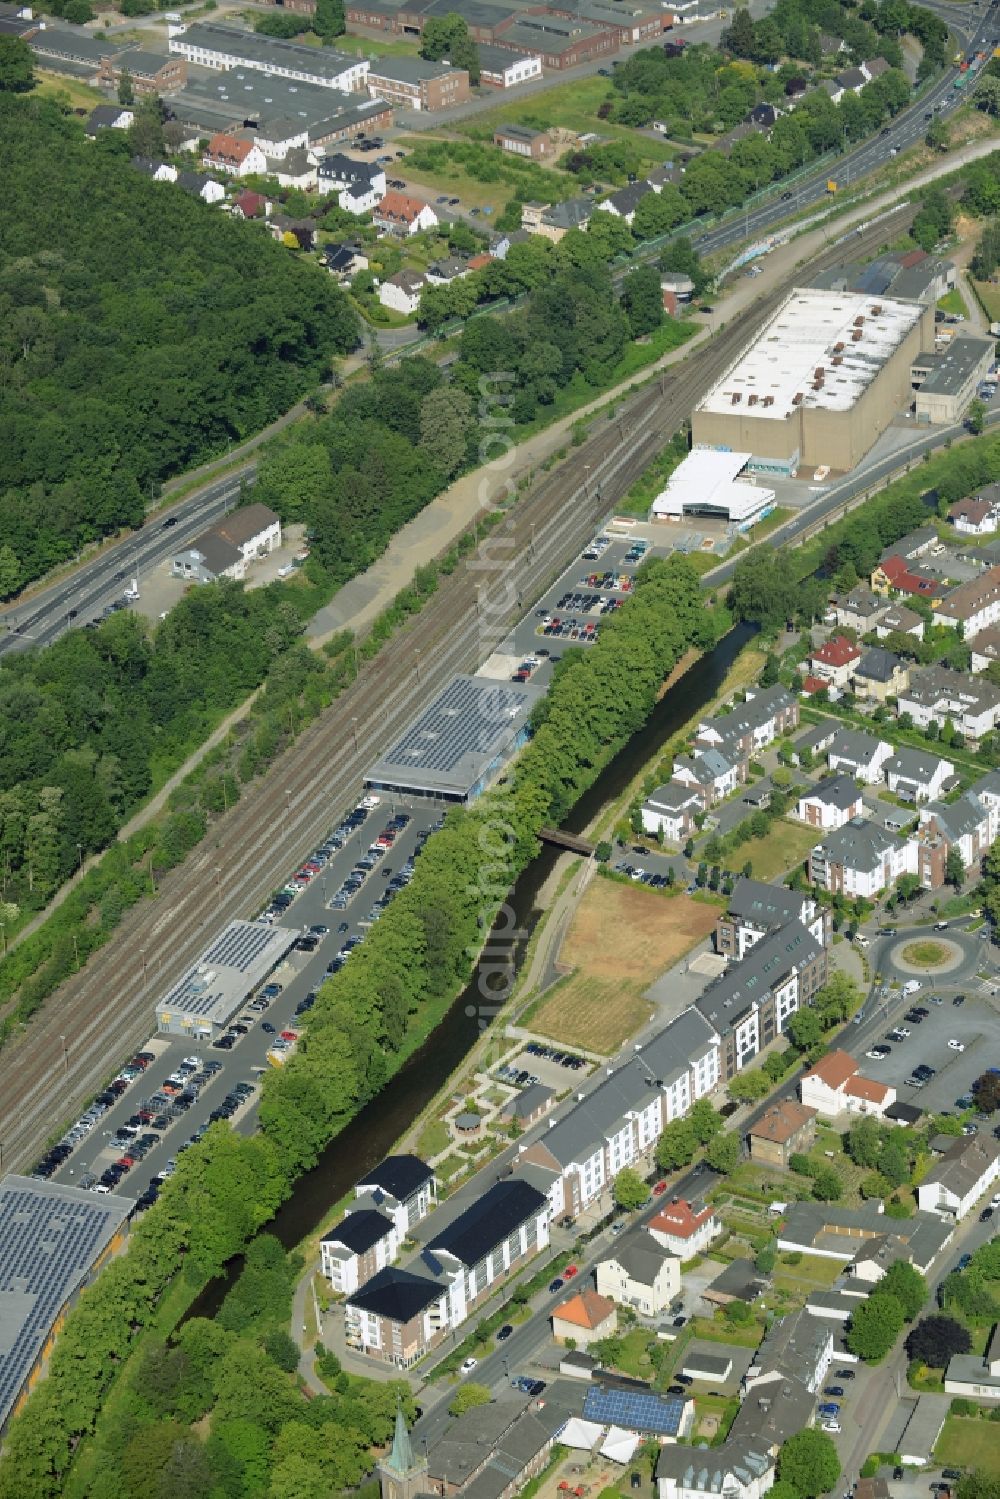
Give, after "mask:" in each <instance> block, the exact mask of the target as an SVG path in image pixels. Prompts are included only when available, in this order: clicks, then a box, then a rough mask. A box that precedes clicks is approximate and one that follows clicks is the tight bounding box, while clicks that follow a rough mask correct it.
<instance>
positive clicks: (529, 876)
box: [185, 625, 756, 1320]
mask: <svg viewBox="0 0 1000 1499" xmlns="http://www.w3.org/2000/svg"><path fill="white" fill-rule="evenodd" d="M755 633H756V629H755V627H754V626H752V625H737V626H736V627H735V629H733V630H730V632H729V634H728V635H725V636H723V638H722V640H720V641H719V643H718V645H716V646H715V648H714V649H713V650H711V651H709V652H708V654H707V655H703V656H699V657H698V659H697V660H696V661H695V662H694V663H693V664H692V665H691V667H690V668H689V669H688V670H687V671H686V672H685V673H684V675H683V676H681V677H679V678H678V679H677V681H676V682H674V684H673V685H672V686H671V687H669V688H668V689H667V691H666V692H665V693H664V694H663V696H662V697H661V698H660V700H659V702H658V703H657V704H656V706H655V707H654V708H653V710H652V712H651V713H650V715H649V717H648V718H647V719H646V722H645V723H644V724H643V726H642V728H641V729H639V730H638V731H637V732H636V733H635V734H633V735H632V738H631V739H630V740H629V741H628V743H627V744H626V745H624V746H623V747H622V749H620V750H619V752H618V754H617V755H615V757H614V759H613V760H611V761H609V763H608V764H607V765H606V766H605V768H604V770H602V772H601V774H600V775H599V776H598V777H597V780H596V781H595V782H594V784H593V785H592V786H591V787H590V789H589V790H588V791H586V792H585V793H584V795H583V796H582V797H581V798H580V800H579V801H578V802H577V803H576V806H575V807H574V808H573V809H572V811H571V812H570V814H569V816H568V817H567V818H566V819H565V821H564V823H563V827H564V828H565V830H566V831H567V832H572V833H577V832H581V833H582V832H583V830H584V829H585V828H586V827H587V826H588V825H589V823H590V822H591V820H592V818H594V817H595V816H596V815H597V813H598V812H600V810H601V808H602V807H603V806H604V805H605V804H606V803H607V802H609V801H613V800H614V799H615V798H616V797H618V796H620V795H621V794H622V793H623V792H624V791H625V790H626V789H627V788H628V786H629V785H630V783H631V782H632V780H633V778H634V777H635V776H636V775H637V774H638V772H639V771H640V770H641V769H642V767H643V765H644V764H645V763H646V761H647V760H649V759H650V758H651V756H652V755H653V754H654V752H655V751H656V749H657V748H658V747H659V746H660V745H661V744H663V743H664V741H665V740H667V739H669V738H670V737H671V735H673V734H675V733H676V732H677V730H678V729H680V728H681V727H682V726H683V725H684V724H685V723H686V722H687V721H688V720H689V719H690V718H691V716H692V714H694V713H696V712H698V711H699V709H701V708H703V707H705V706H706V705H707V704H708V703H710V702H711V701H712V699H713V697H714V696H715V695H716V693H717V692H718V691H719V688H720V687H721V685H722V682H723V681H724V679H725V676H726V673H727V671H728V670H729V668H730V667H731V666H732V664H733V662H734V660H735V659H736V657H737V656H738V655H739V653H740V651H741V650H742V649H743V647H744V646H745V645H746V644H747V642H748V641H749V640H751V639H752V638H753V636H754V634H755ZM560 854H561V850H559V849H557V848H553V847H551V846H547V845H546V846H543V847H542V848H541V850H540V852H539V853H538V854H537V856H536V857H535V858H534V859H533V860H532V861H531V863H530V864H529V865H527V867H526V868H525V869H524V870H523V871H522V873H521V875H520V876H519V878H518V879H517V880H516V882H515V884H514V886H513V888H512V890H511V892H510V894H509V895H508V897H507V901H508V904H509V905H510V907H511V908H512V910H513V911H514V912H515V913H516V915H517V918H518V919H517V923H516V925H517V928H518V929H519V930H521V931H522V932H523V933H525V934H526V935H524V936H522V937H520V938H519V939H518V940H517V941H516V942H510V941H509V940H508V939H506V938H505V937H504V936H503V935H500V934H496V935H492V936H491V938H490V964H491V967H493V968H495V965H496V963H497V961H498V958H499V956H500V954H503V953H504V951H505V949H506V959H507V961H508V963H510V964H512V965H513V967H514V970H515V972H516V970H517V969H518V968H519V966H520V964H521V962H522V960H523V957H524V953H525V949H526V946H527V942H528V939H529V937H530V934H531V932H532V931H533V929H534V927H535V924H536V922H537V921H538V919H539V917H540V915H541V914H542V913H541V910H540V908H539V906H538V904H537V902H538V894H539V891H540V890H541V888H542V885H543V884H544V882H545V880H546V879H547V877H548V876H549V874H551V872H552V866H553V864H554V863H555V861H556V859H558V858H559V857H560ZM480 992H481V991H480V988H479V970H478V967H477V969H476V970H475V971H474V972H473V974H472V977H471V978H470V980H469V982H468V984H467V985H466V987H465V988H464V989H463V990H462V992H461V993H460V994H459V995H458V997H457V998H456V999H455V1002H454V1003H453V1004H452V1006H451V1008H450V1009H449V1010H448V1012H447V1014H446V1015H445V1016H444V1018H443V1019H442V1021H441V1023H440V1025H439V1026H438V1027H437V1028H436V1030H435V1031H434V1032H433V1034H432V1035H431V1036H429V1037H428V1039H427V1040H426V1041H425V1042H424V1044H423V1046H422V1047H421V1048H420V1050H419V1051H416V1052H414V1054H413V1056H412V1057H410V1059H409V1061H408V1062H406V1063H405V1065H404V1066H403V1067H402V1068H401V1069H400V1070H399V1072H398V1073H397V1074H396V1076H395V1077H394V1078H392V1080H391V1082H390V1083H388V1084H387V1085H386V1087H385V1088H384V1089H383V1091H382V1092H381V1093H380V1094H379V1095H378V1097H377V1098H373V1099H372V1101H371V1103H369V1104H367V1105H366V1106H365V1107H364V1108H363V1109H362V1110H361V1112H360V1113H359V1114H357V1115H356V1116H355V1117H354V1119H352V1120H351V1122H350V1124H349V1125H348V1126H347V1128H346V1129H344V1130H342V1131H341V1133H340V1134H339V1135H337V1137H336V1139H334V1140H331V1142H330V1144H329V1145H328V1146H327V1147H326V1149H325V1150H324V1152H323V1154H322V1155H321V1156H320V1158H319V1160H318V1161H317V1163H316V1165H315V1166H314V1167H313V1168H312V1170H311V1171H307V1172H306V1173H305V1174H304V1175H303V1176H300V1177H299V1179H298V1181H297V1182H296V1183H295V1186H294V1188H293V1189H292V1193H291V1196H290V1197H288V1198H287V1199H286V1201H285V1202H283V1203H282V1205H281V1207H280V1208H279V1209H278V1211H277V1213H276V1214H275V1215H274V1217H273V1218H272V1219H271V1221H270V1222H269V1223H268V1224H267V1225H266V1226H265V1228H264V1229H263V1232H265V1233H269V1234H274V1236H275V1237H276V1238H277V1239H279V1240H280V1241H281V1243H282V1244H283V1245H284V1246H285V1248H286V1249H292V1248H294V1247H295V1245H297V1244H298V1243H300V1242H301V1240H302V1239H304V1238H305V1237H306V1236H307V1235H308V1234H310V1233H312V1232H313V1230H314V1229H315V1228H316V1227H317V1226H318V1224H319V1223H320V1222H321V1221H322V1219H323V1217H324V1216H325V1214H326V1213H327V1212H328V1211H329V1208H330V1204H331V1203H333V1202H336V1201H337V1200H338V1198H340V1197H343V1196H344V1194H345V1193H346V1192H349V1191H350V1189H351V1187H352V1186H353V1184H354V1183H355V1182H356V1181H358V1180H359V1178H360V1177H361V1176H362V1174H363V1172H364V1171H366V1170H367V1169H368V1168H369V1167H371V1166H374V1165H376V1164H377V1163H378V1162H379V1161H380V1160H381V1159H382V1158H383V1156H385V1155H388V1154H389V1152H390V1151H391V1150H392V1148H393V1146H394V1145H395V1143H396V1141H397V1140H398V1139H399V1138H400V1137H401V1136H402V1135H404V1134H405V1133H406V1131H407V1130H408V1129H409V1127H410V1125H411V1124H412V1123H413V1120H414V1119H415V1118H416V1117H417V1116H418V1114H420V1112H421V1111H422V1110H423V1109H424V1108H426V1106H427V1104H428V1103H430V1101H431V1099H432V1098H433V1097H434V1095H435V1094H436V1093H437V1092H438V1090H439V1088H441V1087H442V1085H443V1084H444V1083H446V1082H447V1080H448V1078H449V1077H450V1076H451V1074H452V1072H454V1070H455V1068H456V1067H457V1066H458V1065H459V1063H460V1062H461V1061H462V1059H463V1057H464V1056H465V1055H466V1053H467V1052H468V1051H469V1050H470V1049H471V1047H472V1046H473V1045H475V1043H476V1041H477V1040H478V1039H479V1035H480V1032H479V1026H478V1022H477V1019H476V1016H477V1014H478V1002H479V999H480ZM507 992H508V993H509V992H510V989H509V988H508V989H507ZM242 1263H243V1256H242V1255H238V1256H236V1257H235V1258H234V1259H233V1260H231V1261H230V1263H229V1264H228V1265H227V1267H226V1269H225V1271H224V1272H223V1273H222V1274H221V1275H218V1276H216V1277H215V1278H214V1279H213V1280H211V1281H210V1282H209V1283H208V1285H207V1286H205V1288H204V1290H202V1291H201V1293H200V1294H199V1295H198V1297H197V1299H196V1300H195V1301H194V1302H193V1303H192V1305H191V1307H190V1309H189V1311H188V1313H187V1317H213V1316H214V1315H215V1314H216V1312H217V1311H218V1310H219V1307H220V1305H221V1304H222V1301H223V1299H224V1297H225V1294H226V1292H227V1291H228V1289H229V1287H230V1286H231V1284H232V1283H233V1281H234V1280H235V1278H236V1276H237V1275H238V1274H239V1271H240V1268H241V1266H242ZM185 1320H187V1319H186V1318H185Z"/></svg>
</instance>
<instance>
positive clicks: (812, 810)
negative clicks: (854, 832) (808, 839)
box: [795, 775, 863, 832]
mask: <svg viewBox="0 0 1000 1499" xmlns="http://www.w3.org/2000/svg"><path fill="white" fill-rule="evenodd" d="M862 809H863V802H862V798H861V788H860V787H859V786H858V784H857V782H856V781H855V780H854V779H853V778H852V777H851V776H848V775H839V776H826V777H824V779H823V780H821V781H817V783H816V785H815V786H813V787H811V788H810V790H809V791H807V792H806V793H805V795H804V796H800V797H799V799H798V802H797V803H796V806H795V815H796V817H798V818H799V819H800V820H801V821H802V822H805V823H808V824H809V826H810V827H813V828H822V830H823V831H824V832H830V831H832V829H834V828H842V827H843V826H844V823H845V822H850V820H851V818H852V817H860V816H861V812H862Z"/></svg>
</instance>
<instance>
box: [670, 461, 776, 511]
mask: <svg viewBox="0 0 1000 1499" xmlns="http://www.w3.org/2000/svg"><path fill="white" fill-rule="evenodd" d="M752 457H753V455H752V454H751V453H730V452H718V451H716V450H715V449H713V448H696V449H695V450H694V451H693V452H691V453H689V454H688V456H687V457H686V458H685V459H684V461H683V462H682V463H679V464H678V465H677V467H676V468H675V469H674V471H673V473H672V474H671V475H670V478H669V479H668V480H667V487H666V489H663V490H661V491H660V493H659V494H658V495H657V496H656V499H655V500H654V501H653V508H652V514H651V519H652V520H684V519H686V518H688V517H690V516H699V517H701V518H702V519H706V518H707V519H714V520H724V521H727V522H728V523H729V524H730V525H734V526H738V527H739V529H740V530H746V528H747V527H748V526H752V525H753V524H754V522H755V521H758V520H760V519H761V518H762V517H763V516H765V515H767V514H768V513H769V511H771V510H772V509H773V508H774V490H773V489H768V488H766V486H765V485H763V484H757V483H755V482H754V480H753V478H752V477H750V476H748V474H747V466H748V464H749V463H750V462H751V459H752Z"/></svg>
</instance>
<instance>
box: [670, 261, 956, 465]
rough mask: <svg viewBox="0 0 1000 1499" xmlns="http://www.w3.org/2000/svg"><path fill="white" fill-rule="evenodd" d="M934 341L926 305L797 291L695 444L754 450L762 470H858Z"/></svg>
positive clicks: (906, 398)
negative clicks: (922, 352) (922, 351)
mask: <svg viewBox="0 0 1000 1499" xmlns="http://www.w3.org/2000/svg"><path fill="white" fill-rule="evenodd" d="M933 344H934V312H933V308H930V307H925V306H923V305H922V304H921V303H918V302H903V301H898V300H893V299H892V298H881V299H875V298H872V297H865V296H860V295H857V294H854V293H850V292H838V291H824V290H820V289H817V288H803V289H798V290H796V291H793V292H790V293H789V295H788V297H787V298H786V299H785V301H784V302H783V303H782V305H781V306H780V307H779V308H778V310H777V312H775V314H774V316H773V317H772V318H771V319H770V320H769V322H768V323H767V324H766V325H765V326H764V328H763V329H762V330H761V331H760V333H759V334H758V335H757V336H756V338H755V339H754V340H753V342H752V343H751V344H749V345H748V346H747V347H746V348H745V349H744V350H743V351H742V353H741V354H740V355H739V357H738V358H737V360H736V362H735V363H734V364H733V365H732V366H731V367H730V368H729V370H727V372H726V374H725V375H723V377H722V379H721V380H719V382H718V383H717V384H716V385H715V386H714V387H713V388H712V390H710V391H709V393H708V395H707V396H705V398H704V400H703V401H702V402H701V404H700V405H699V406H698V407H697V408H696V410H695V412H694V416H693V418H692V429H691V438H692V442H693V444H694V445H695V446H696V447H699V446H700V447H707V448H716V449H722V450H725V451H726V452H727V454H730V453H732V454H735V453H737V452H741V453H747V452H748V453H749V454H750V455H751V457H750V460H749V466H750V468H751V469H752V470H754V471H755V472H764V473H776V474H789V473H794V472H796V470H797V469H798V468H799V466H800V465H825V466H827V467H828V468H830V469H834V470H840V471H846V470H848V469H851V468H853V467H854V466H855V464H857V463H858V461H859V460H860V459H861V458H862V457H863V456H864V455H865V453H867V452H868V450H869V448H870V447H871V446H872V444H873V443H874V442H875V440H876V439H877V438H878V437H879V436H880V435H881V433H882V432H884V431H885V429H886V427H888V426H889V424H890V422H891V421H892V420H893V418H894V417H895V416H896V415H897V413H898V412H899V411H900V410H901V409H902V408H903V407H905V406H907V405H909V403H910V401H911V399H912V389H911V383H910V372H911V366H912V364H913V361H914V359H915V357H916V356H917V354H918V353H919V351H920V349H921V348H922V347H933Z"/></svg>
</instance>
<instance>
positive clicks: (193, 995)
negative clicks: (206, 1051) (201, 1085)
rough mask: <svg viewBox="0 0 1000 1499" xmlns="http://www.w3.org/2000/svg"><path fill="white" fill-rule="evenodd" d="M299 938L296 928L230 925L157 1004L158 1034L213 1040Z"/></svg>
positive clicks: (254, 923)
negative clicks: (159, 1032)
mask: <svg viewBox="0 0 1000 1499" xmlns="http://www.w3.org/2000/svg"><path fill="white" fill-rule="evenodd" d="M298 936H299V933H298V932H297V931H295V930H294V929H293V928H292V927H287V926H266V925H265V924H264V922H262V921H231V922H230V923H229V925H228V926H227V927H225V928H224V929H223V931H221V932H220V933H219V935H218V936H217V937H216V938H215V939H214V941H213V942H212V943H211V945H210V946H209V947H207V948H206V949H205V951H204V953H203V954H202V956H201V957H200V958H199V959H198V961H197V963H196V964H195V965H194V967H193V968H191V969H189V970H188V972H187V973H186V974H185V975H184V977H183V978H182V979H179V980H178V982H177V983H176V984H175V985H174V987H173V988H172V989H171V990H170V992H169V994H167V995H166V996H165V997H164V998H163V999H162V1000H161V1001H160V1003H159V1004H158V1005H157V1007H156V1028H157V1030H158V1031H161V1032H162V1033H163V1034H165V1035H168V1036H191V1037H192V1038H194V1039H196V1040H199V1041H210V1040H211V1041H214V1040H215V1038H216V1037H217V1036H219V1035H221V1034H222V1032H223V1031H224V1030H225V1029H226V1027H227V1026H228V1024H229V1022H230V1021H231V1020H232V1019H233V1018H234V1016H235V1015H237V1014H238V1013H239V1011H240V1010H241V1009H242V1008H243V1006H244V1005H245V1004H246V1002H247V1000H248V999H249V998H250V996H251V994H252V993H253V992H254V990H255V989H257V988H258V987H259V986H260V985H261V984H263V983H264V981H265V979H267V977H268V976H269V975H270V974H272V973H273V972H274V970H275V968H277V966H278V964H279V963H280V962H281V960H282V958H283V957H284V956H285V954H286V953H287V952H289V951H290V950H291V948H292V947H293V945H294V943H295V941H296V938H297V937H298Z"/></svg>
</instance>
